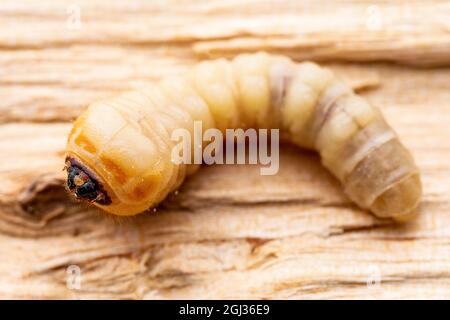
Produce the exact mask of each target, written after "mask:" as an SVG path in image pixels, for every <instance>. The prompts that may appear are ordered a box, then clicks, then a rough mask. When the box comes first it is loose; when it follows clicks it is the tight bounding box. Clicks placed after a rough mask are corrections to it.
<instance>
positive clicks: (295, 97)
mask: <svg viewBox="0 0 450 320" xmlns="http://www.w3.org/2000/svg"><path fill="white" fill-rule="evenodd" d="M194 121H202V123H203V126H204V128H205V129H207V128H218V129H220V130H222V131H223V130H225V129H226V128H237V127H240V128H252V127H256V128H280V130H281V132H282V134H284V136H286V137H287V139H289V140H290V141H291V142H292V143H294V144H296V145H298V146H300V147H304V148H309V149H314V150H316V151H318V153H319V154H320V156H321V161H322V163H323V165H324V166H325V167H326V168H327V169H329V170H330V171H331V173H332V174H333V175H334V176H335V177H336V178H337V179H339V181H340V182H341V183H342V185H343V188H344V191H345V193H346V194H347V195H348V197H349V198H350V199H351V200H353V201H354V202H355V203H356V204H358V205H359V206H360V207H361V208H364V209H368V210H370V211H372V212H373V213H374V214H375V215H377V216H379V217H393V218H399V219H401V218H402V217H404V216H407V215H409V214H411V213H412V212H414V211H415V208H416V207H417V205H418V203H419V201H420V197H421V192H422V191H421V181H420V174H419V171H418V169H417V167H416V165H415V164H414V160H413V158H412V156H411V154H410V153H409V151H408V150H407V149H406V148H405V147H404V146H403V145H402V144H401V142H400V141H399V139H398V137H397V135H396V134H395V133H394V132H393V130H392V129H391V128H390V127H389V125H388V124H387V123H386V121H385V120H384V118H383V116H382V115H381V113H380V111H379V110H378V109H376V108H375V107H373V106H371V105H370V104H369V103H368V102H367V101H365V100H364V99H363V98H361V97H359V96H358V95H356V94H355V93H354V92H353V91H352V90H351V88H349V87H348V86H347V85H345V84H344V83H343V82H342V81H340V80H339V79H338V78H337V77H336V76H335V75H333V73H332V72H331V71H329V70H328V69H325V68H322V67H320V66H318V65H316V64H314V63H311V62H303V63H298V64H297V63H294V62H293V61H291V60H290V59H288V58H286V57H282V56H273V55H269V54H266V53H256V54H243V55H239V56H237V57H236V58H234V59H233V60H232V61H228V60H225V59H219V60H213V61H205V62H202V63H200V64H198V65H197V66H195V67H194V68H193V69H192V71H191V72H189V73H188V74H186V75H183V76H180V77H175V78H173V77H172V78H168V79H165V80H162V81H161V82H159V83H156V84H154V85H151V86H149V87H148V88H146V89H144V90H141V91H132V92H125V93H123V94H121V95H119V96H117V97H114V98H111V99H107V100H104V101H99V102H96V103H94V104H92V105H90V106H89V107H88V108H87V110H86V111H85V112H84V113H83V114H81V115H80V116H79V117H78V119H77V120H76V121H75V123H74V126H73V128H72V130H71V132H70V135H69V137H68V143H67V150H66V151H67V152H66V168H67V172H68V176H67V187H68V189H69V190H70V191H71V192H72V193H73V194H74V195H75V196H76V197H77V198H78V199H81V200H87V201H89V202H92V203H93V204H95V205H96V206H98V207H100V208H102V209H103V210H106V211H108V212H110V213H113V214H116V215H134V214H137V213H139V212H142V211H145V210H146V209H148V208H150V207H152V206H154V205H156V204H157V203H159V202H160V201H162V200H163V199H164V198H165V197H166V196H167V195H168V194H169V193H170V192H172V191H174V190H175V189H177V188H178V187H179V186H180V184H181V183H182V181H183V179H184V178H185V176H186V175H189V174H192V173H193V172H194V171H196V170H197V169H198V165H186V164H174V163H173V162H172V161H171V149H172V148H173V145H174V142H173V141H172V140H171V132H173V130H175V129H176V128H185V129H187V130H190V131H191V132H192V130H193V123H194Z"/></svg>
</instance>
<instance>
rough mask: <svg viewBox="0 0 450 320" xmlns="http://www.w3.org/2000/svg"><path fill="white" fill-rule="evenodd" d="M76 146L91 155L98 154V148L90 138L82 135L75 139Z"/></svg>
mask: <svg viewBox="0 0 450 320" xmlns="http://www.w3.org/2000/svg"><path fill="white" fill-rule="evenodd" d="M75 144H77V145H78V146H79V147H80V148H83V149H84V150H86V151H87V152H89V153H91V154H95V153H96V152H97V148H96V147H95V146H94V144H93V143H92V142H91V141H90V140H89V138H88V137H86V136H85V135H84V134H82V133H80V134H79V135H78V137H76V138H75Z"/></svg>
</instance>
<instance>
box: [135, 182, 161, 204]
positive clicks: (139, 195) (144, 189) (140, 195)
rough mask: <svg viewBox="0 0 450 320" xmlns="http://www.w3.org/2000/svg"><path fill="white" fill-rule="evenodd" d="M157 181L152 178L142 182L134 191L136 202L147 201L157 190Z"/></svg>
mask: <svg viewBox="0 0 450 320" xmlns="http://www.w3.org/2000/svg"><path fill="white" fill-rule="evenodd" d="M156 184H157V181H155V179H153V177H152V178H146V179H144V180H143V181H142V182H140V183H139V184H138V185H137V186H136V187H134V189H133V191H132V197H133V199H134V200H141V199H145V198H146V197H147V195H148V193H149V192H152V191H153V190H155V187H156Z"/></svg>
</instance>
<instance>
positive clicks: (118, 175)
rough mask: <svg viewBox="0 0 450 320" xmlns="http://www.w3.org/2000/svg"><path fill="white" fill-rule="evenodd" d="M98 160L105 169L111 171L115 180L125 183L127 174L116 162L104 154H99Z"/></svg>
mask: <svg viewBox="0 0 450 320" xmlns="http://www.w3.org/2000/svg"><path fill="white" fill-rule="evenodd" d="M100 161H101V162H102V164H103V166H104V167H105V169H106V170H108V171H109V172H111V173H112V175H113V176H114V178H115V179H116V180H117V182H119V183H120V184H125V182H127V181H128V178H129V177H128V175H127V174H126V173H125V171H124V170H123V169H122V168H121V167H120V165H118V164H117V163H116V162H114V161H113V160H111V159H109V158H107V157H105V156H100Z"/></svg>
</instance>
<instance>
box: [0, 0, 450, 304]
mask: <svg viewBox="0 0 450 320" xmlns="http://www.w3.org/2000/svg"><path fill="white" fill-rule="evenodd" d="M73 4H74V2H73V1H59V2H54V1H27V2H23V3H20V2H16V1H9V0H8V1H2V2H1V4H0V25H1V26H2V28H1V29H0V123H1V124H0V178H1V182H2V183H1V184H0V257H1V262H0V298H136V299H142V298H146V299H171V298H177V299H180V298H181V299H183V298H216V299H217V298H225V299H227V298H255V299H259V298H269V299H280V298H294V299H298V298H364V299H373V298H387V299H391V298H392V299H401V298H412V297H416V298H425V299H427V298H450V260H449V258H448V257H450V254H449V253H450V246H449V239H450V227H449V226H450V162H449V161H448V159H449V156H450V139H449V138H450V126H449V125H448V124H449V123H450V105H449V101H450V67H449V64H450V35H449V29H450V25H449V21H450V19H449V18H450V14H449V13H450V3H449V2H448V1H437V0H433V1H415V2H412V3H410V2H409V1H396V2H388V1H370V2H367V1H356V0H350V1H343V2H335V3H331V4H330V3H326V4H325V2H324V1H312V0H311V1H303V2H296V1H282V2H278V1H277V4H276V5H275V4H274V2H271V1H208V2H204V1H198V2H196V1H176V2H175V1H131V2H129V1H114V2H111V1H106V0H89V1H76V3H75V5H78V6H79V8H80V9H81V11H80V13H81V28H79V29H76V28H75V29H73V28H71V27H70V26H69V27H68V25H67V23H68V22H67V21H68V20H67V19H68V17H69V15H70V14H69V13H68V12H67V10H68V8H71V7H70V6H71V5H73ZM369 6H372V7H370V8H371V9H368V7H369ZM373 6H376V8H378V9H375V11H374V7H373ZM377 10H378V11H377ZM69 11H70V10H69ZM373 12H380V13H381V25H380V21H378V24H377V23H375V24H374V25H373V24H370V23H369V24H368V19H369V16H368V15H370V14H373ZM69 22H70V21H69ZM369 22H370V21H369ZM257 50H267V51H270V52H278V53H284V54H287V55H289V56H291V57H292V58H294V59H297V60H302V59H313V60H316V61H321V62H323V63H324V64H326V65H327V66H328V67H330V68H332V69H333V70H334V71H335V72H336V73H337V74H338V75H339V76H341V77H343V78H344V79H345V81H348V82H349V83H350V84H351V85H352V86H353V87H355V88H356V89H358V90H360V91H361V94H362V95H364V96H365V97H366V98H367V99H369V100H370V101H371V102H372V103H373V104H375V105H377V106H379V107H380V108H381V109H382V110H383V113H384V114H385V115H386V117H387V119H388V121H389V122H390V124H391V125H392V126H393V127H394V128H395V129H396V131H397V132H398V133H399V135H400V136H401V138H402V140H403V141H404V142H405V144H406V145H407V146H408V147H409V148H410V149H411V150H412V152H413V154H414V156H415V158H416V160H417V163H418V166H419V167H420V169H421V171H422V174H423V183H424V199H423V202H422V204H421V207H420V214H419V216H418V217H417V219H415V220H413V221H411V222H409V223H407V224H394V223H393V222H392V221H384V220H378V219H375V218H374V217H373V216H372V215H370V214H368V213H366V212H364V211H362V210H360V209H358V208H356V207H355V206H354V205H352V204H351V203H350V201H349V200H348V199H347V198H346V197H345V196H344V195H343V193H342V191H341V188H340V186H339V185H338V183H337V181H336V180H334V179H333V178H332V177H331V175H329V174H328V173H327V172H326V171H325V170H324V169H323V168H322V167H321V166H320V163H319V161H318V157H317V155H315V154H313V153H310V152H305V151H302V150H299V149H297V148H295V147H292V146H289V145H284V146H283V148H282V150H281V154H280V157H281V159H280V161H281V163H280V172H279V173H278V174H277V175H275V176H260V175H259V168H258V167H257V166H237V165H236V166H212V167H205V168H203V169H202V170H200V171H199V173H198V174H196V175H194V176H193V177H192V178H190V179H189V180H188V181H187V182H186V183H185V184H184V185H183V186H182V188H181V189H180V190H179V192H177V193H176V194H173V195H172V196H171V197H170V198H169V199H167V201H165V202H164V203H163V204H162V205H161V206H160V207H159V208H157V210H156V212H148V213H146V214H143V215H141V216H138V217H136V218H129V219H116V218H112V217H110V216H107V215H105V214H103V213H101V212H99V211H98V210H96V209H94V208H92V207H88V206H86V205H83V204H78V203H75V202H74V201H73V200H72V199H71V198H70V197H69V196H68V195H67V193H66V192H65V190H64V187H63V184H64V181H63V179H64V173H63V172H62V168H63V166H64V163H63V153H64V144H65V140H66V135H67V133H68V130H69V129H70V126H71V120H72V119H73V118H74V117H76V116H77V115H78V114H79V113H80V111H81V110H82V109H83V108H84V107H85V106H86V105H87V104H89V103H91V102H93V101H95V100H97V99H100V98H103V97H107V96H110V95H112V94H115V93H117V92H119V91H122V90H125V89H129V88H139V87H141V86H143V85H145V84H146V83H147V82H149V81H152V80H155V79H159V78H161V77H163V76H166V75H169V74H176V73H181V72H183V71H185V70H186V69H187V68H189V67H190V66H191V65H192V64H194V63H195V62H197V61H199V60H201V59H203V58H205V57H215V56H233V55H234V54H237V53H240V52H244V51H257ZM431 66H432V67H431ZM70 265H77V266H79V267H80V268H81V288H80V289H79V290H74V289H69V288H68V287H67V284H66V280H67V276H68V275H67V273H66V270H67V267H68V266H70ZM374 279H375V281H373V280H374ZM377 279H380V283H378V281H377ZM372 282H374V283H373V284H372ZM368 283H369V285H368ZM371 284H372V285H371Z"/></svg>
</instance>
